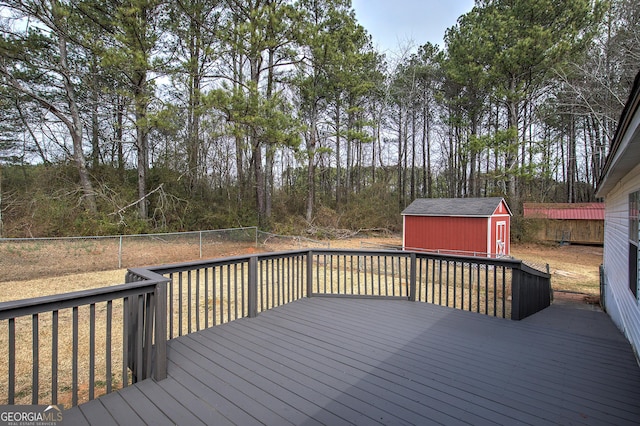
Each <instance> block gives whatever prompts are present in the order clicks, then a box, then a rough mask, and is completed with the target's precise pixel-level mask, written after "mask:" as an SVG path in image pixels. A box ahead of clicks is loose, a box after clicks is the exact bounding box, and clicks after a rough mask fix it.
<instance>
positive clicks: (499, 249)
mask: <svg viewBox="0 0 640 426" xmlns="http://www.w3.org/2000/svg"><path fill="white" fill-rule="evenodd" d="M506 238H507V222H505V221H501V222H496V257H500V256H504V255H505V249H506V246H507V243H506Z"/></svg>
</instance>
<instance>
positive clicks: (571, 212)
mask: <svg viewBox="0 0 640 426" xmlns="http://www.w3.org/2000/svg"><path fill="white" fill-rule="evenodd" d="M523 207H524V217H526V218H532V219H533V218H542V219H559V220H562V219H573V220H604V204H603V203H524V206H523Z"/></svg>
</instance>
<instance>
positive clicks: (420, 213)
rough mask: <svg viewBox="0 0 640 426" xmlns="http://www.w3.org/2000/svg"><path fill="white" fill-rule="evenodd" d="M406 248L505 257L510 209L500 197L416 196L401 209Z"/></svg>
mask: <svg viewBox="0 0 640 426" xmlns="http://www.w3.org/2000/svg"><path fill="white" fill-rule="evenodd" d="M402 219H403V220H402V228H403V233H402V246H403V248H405V249H407V250H414V249H417V250H429V251H435V250H439V251H441V252H442V251H444V252H454V253H459V254H469V255H488V256H491V257H500V256H508V255H509V254H510V253H511V244H510V241H509V240H510V236H511V210H509V206H507V203H506V202H505V201H504V198H501V197H493V198H418V199H416V200H415V201H414V202H413V203H411V204H410V205H409V207H407V208H406V209H405V210H404V211H403V212H402Z"/></svg>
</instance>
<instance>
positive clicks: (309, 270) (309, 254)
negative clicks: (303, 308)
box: [307, 250, 313, 297]
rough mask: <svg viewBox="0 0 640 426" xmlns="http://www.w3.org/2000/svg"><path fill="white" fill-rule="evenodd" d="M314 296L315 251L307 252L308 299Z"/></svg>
mask: <svg viewBox="0 0 640 426" xmlns="http://www.w3.org/2000/svg"><path fill="white" fill-rule="evenodd" d="M312 294H313V251H312V250H309V251H308V252H307V297H311V295H312Z"/></svg>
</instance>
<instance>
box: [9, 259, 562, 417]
mask: <svg viewBox="0 0 640 426" xmlns="http://www.w3.org/2000/svg"><path fill="white" fill-rule="evenodd" d="M550 291H551V285H550V275H549V274H548V273H546V272H543V271H538V270H536V269H534V268H531V267H529V266H527V265H525V264H523V263H522V262H521V261H519V260H514V259H510V258H487V257H472V256H461V255H454V254H438V253H431V252H413V251H397V250H381V249H377V250H365V249H360V250H351V249H325V248H320V249H300V250H291V251H282V252H272V253H258V254H251V255H241V256H233V257H226V258H219V259H210V260H198V261H193V262H182V263H176V264H169V265H158V266H150V267H143V268H132V269H129V270H128V272H127V274H126V283H125V284H120V285H114V286H110V287H103V288H96V289H91V290H82V291H76V292H72V293H66V294H58V295H52V296H43V297H38V298H32V299H25V300H18V301H11V302H3V303H0V320H7V321H8V325H9V332H8V339H7V342H8V354H9V367H8V376H9V377H8V384H7V392H8V397H7V403H9V404H13V403H14V402H15V397H16V381H15V379H16V377H15V376H16V367H15V363H16V353H15V350H16V337H17V335H16V319H17V318H18V317H28V316H31V317H32V336H33V337H32V341H31V345H32V353H33V356H32V366H31V375H32V386H31V389H32V390H33V389H39V386H40V383H39V376H40V371H39V368H40V366H39V346H40V345H41V343H40V342H39V339H38V335H39V320H38V315H40V314H43V313H47V312H51V313H52V335H53V336H54V338H53V339H54V340H53V342H52V346H51V347H52V361H51V365H52V367H51V370H52V371H51V381H52V385H51V403H52V404H57V403H58V400H57V393H58V392H57V391H58V389H57V387H58V383H57V381H58V370H57V363H58V349H57V347H56V345H57V344H58V337H57V334H58V312H60V311H62V310H64V309H71V310H72V311H73V326H72V329H73V333H74V336H73V343H72V345H73V346H74V347H73V357H72V358H73V359H72V362H73V363H74V366H73V372H72V376H73V377H72V379H71V382H72V385H71V387H72V389H71V391H72V401H71V404H72V405H76V404H77V403H78V347H77V346H78V344H79V340H78V322H79V318H78V309H79V308H80V307H83V306H89V309H90V316H89V322H90V326H89V328H90V330H89V334H90V343H89V346H90V365H89V369H90V370H91V371H90V372H89V376H90V377H89V395H88V399H93V398H94V397H95V395H94V390H93V387H94V386H95V377H94V371H93V370H95V369H96V363H95V349H94V346H95V330H96V304H99V303H106V306H107V307H106V311H107V315H106V319H105V321H106V324H107V326H106V328H107V337H106V339H107V342H106V346H107V348H110V346H111V345H112V344H120V343H119V342H112V339H111V334H110V333H111V331H110V330H111V321H112V316H113V312H112V311H113V302H114V301H116V300H122V311H123V314H122V328H121V330H122V331H123V337H122V343H121V345H122V358H123V363H122V372H121V377H122V379H121V380H122V384H121V385H122V386H123V387H124V386H127V385H128V384H129V383H133V382H136V381H138V380H142V379H145V378H149V377H151V378H154V379H156V380H161V379H163V378H164V377H166V369H167V365H166V351H167V346H166V345H167V340H169V339H172V338H174V337H177V336H181V335H183V334H188V333H192V332H195V331H199V330H201V329H204V328H208V327H210V326H215V325H218V324H222V323H224V322H229V321H233V320H236V319H239V318H243V317H255V316H256V315H258V314H259V312H261V311H264V310H268V309H272V308H274V307H277V306H279V305H282V304H285V303H289V302H292V301H294V300H297V299H299V298H302V297H315V296H324V297H360V298H362V297H368V298H371V297H373V298H393V299H403V300H408V301H419V302H428V303H435V304H440V305H444V306H449V307H453V308H457V309H464V310H468V311H473V312H478V313H483V314H486V315H493V316H501V317H504V318H511V319H513V320H520V319H522V318H525V317H526V316H528V315H531V314H533V313H535V312H538V311H539V310H541V309H544V308H545V307H547V306H549V304H550ZM0 337H1V336H0ZM110 353H111V352H110V351H109V350H107V355H106V360H105V362H106V363H107V364H108V365H107V366H106V373H105V376H106V382H107V384H106V392H107V393H109V392H111V391H112V384H111V381H112V378H111V372H112V370H111V368H112V366H111V363H112V359H111V355H110ZM31 401H32V403H33V404H37V403H39V402H40V401H39V396H38V392H32V399H31Z"/></svg>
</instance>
